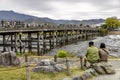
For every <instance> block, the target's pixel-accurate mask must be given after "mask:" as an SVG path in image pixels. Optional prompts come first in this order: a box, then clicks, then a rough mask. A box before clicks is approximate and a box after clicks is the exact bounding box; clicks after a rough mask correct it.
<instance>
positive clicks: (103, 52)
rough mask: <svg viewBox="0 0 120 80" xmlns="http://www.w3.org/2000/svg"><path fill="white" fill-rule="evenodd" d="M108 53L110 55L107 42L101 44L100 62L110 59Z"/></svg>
mask: <svg viewBox="0 0 120 80" xmlns="http://www.w3.org/2000/svg"><path fill="white" fill-rule="evenodd" d="M108 55H109V50H108V49H107V48H106V45H105V43H101V44H100V48H99V56H100V62H101V61H103V62H107V61H108Z"/></svg>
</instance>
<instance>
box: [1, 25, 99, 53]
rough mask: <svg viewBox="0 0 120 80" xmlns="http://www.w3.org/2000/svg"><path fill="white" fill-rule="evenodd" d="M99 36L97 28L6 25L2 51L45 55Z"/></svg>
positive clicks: (3, 28) (3, 33) (2, 26)
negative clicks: (52, 50)
mask: <svg viewBox="0 0 120 80" xmlns="http://www.w3.org/2000/svg"><path fill="white" fill-rule="evenodd" d="M98 35H99V31H98V29H97V28H91V27H82V26H78V25H47V24H45V25H20V24H19V25H7V26H5V27H4V25H1V26H0V49H1V51H8V50H11V51H16V52H20V53H23V52H35V53H37V55H43V54H45V53H46V52H47V51H50V50H51V49H53V48H56V47H61V46H64V45H67V44H71V43H75V42H77V41H80V40H81V41H83V40H90V39H93V38H94V37H96V36H98Z"/></svg>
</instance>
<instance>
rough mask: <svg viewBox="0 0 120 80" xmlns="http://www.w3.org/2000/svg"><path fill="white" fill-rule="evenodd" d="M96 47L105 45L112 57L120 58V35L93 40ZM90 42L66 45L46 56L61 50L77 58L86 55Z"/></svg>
mask: <svg viewBox="0 0 120 80" xmlns="http://www.w3.org/2000/svg"><path fill="white" fill-rule="evenodd" d="M91 41H93V42H94V43H95V46H96V47H98V48H99V45H100V43H105V44H106V47H107V48H108V49H110V52H109V53H110V55H113V56H116V57H120V35H108V36H104V37H96V38H95V39H94V40H91ZM88 42H89V41H80V42H77V43H74V44H70V45H66V46H63V47H61V48H55V49H53V50H51V51H50V52H48V53H47V54H46V55H55V54H56V53H57V52H58V51H59V50H65V51H67V52H69V53H71V54H73V55H75V56H79V55H82V56H83V55H84V54H85V53H86V49H87V47H88Z"/></svg>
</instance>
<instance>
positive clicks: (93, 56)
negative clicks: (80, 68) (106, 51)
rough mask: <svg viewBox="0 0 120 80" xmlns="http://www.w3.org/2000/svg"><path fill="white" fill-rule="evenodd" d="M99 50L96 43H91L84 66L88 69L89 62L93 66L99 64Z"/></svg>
mask: <svg viewBox="0 0 120 80" xmlns="http://www.w3.org/2000/svg"><path fill="white" fill-rule="evenodd" d="M99 59H100V57H99V50H98V48H97V47H96V46H94V42H92V41H91V42H89V47H88V48H87V52H86V54H85V59H84V66H85V67H86V63H87V61H88V62H89V63H91V64H93V63H97V62H99Z"/></svg>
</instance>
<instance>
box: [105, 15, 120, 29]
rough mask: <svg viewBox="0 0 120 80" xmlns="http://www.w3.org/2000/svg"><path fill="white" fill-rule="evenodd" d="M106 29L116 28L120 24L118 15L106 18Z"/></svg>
mask: <svg viewBox="0 0 120 80" xmlns="http://www.w3.org/2000/svg"><path fill="white" fill-rule="evenodd" d="M105 25H106V26H107V27H106V29H108V30H110V29H115V28H118V27H119V26H120V21H119V20H118V19H117V18H116V17H109V18H107V19H106V20H105Z"/></svg>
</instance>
